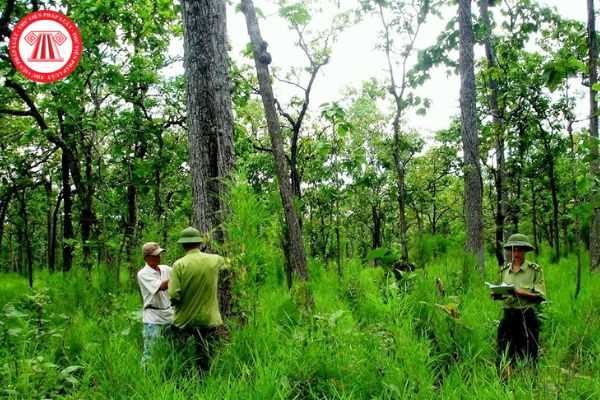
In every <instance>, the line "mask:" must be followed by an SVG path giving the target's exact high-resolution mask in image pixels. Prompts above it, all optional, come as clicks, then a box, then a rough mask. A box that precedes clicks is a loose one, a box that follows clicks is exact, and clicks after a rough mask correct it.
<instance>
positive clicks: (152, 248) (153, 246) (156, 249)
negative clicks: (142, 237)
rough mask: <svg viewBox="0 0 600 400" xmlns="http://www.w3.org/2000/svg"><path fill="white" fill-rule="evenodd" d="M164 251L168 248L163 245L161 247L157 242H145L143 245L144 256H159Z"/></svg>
mask: <svg viewBox="0 0 600 400" xmlns="http://www.w3.org/2000/svg"><path fill="white" fill-rule="evenodd" d="M163 251H166V250H165V249H163V248H162V247H160V246H159V244H158V243H156V242H148V243H144V245H143V246H142V254H144V257H146V256H158V255H160V253H162V252H163Z"/></svg>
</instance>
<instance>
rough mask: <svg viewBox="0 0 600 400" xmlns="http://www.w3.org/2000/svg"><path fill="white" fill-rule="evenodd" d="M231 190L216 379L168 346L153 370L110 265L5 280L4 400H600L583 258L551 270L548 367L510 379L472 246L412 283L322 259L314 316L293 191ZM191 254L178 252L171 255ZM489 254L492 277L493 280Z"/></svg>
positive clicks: (1, 289)
mask: <svg viewBox="0 0 600 400" xmlns="http://www.w3.org/2000/svg"><path fill="white" fill-rule="evenodd" d="M231 193H232V196H231V204H230V209H231V210H232V211H233V212H232V213H231V217H230V221H229V225H228V227H227V232H228V238H229V241H228V243H227V247H226V248H224V249H222V252H224V253H226V254H227V255H228V256H229V257H230V258H231V259H232V263H233V266H234V270H235V271H236V275H237V278H236V282H237V284H236V286H235V290H234V296H235V298H236V299H237V304H238V307H237V311H238V314H237V315H238V316H237V317H236V318H234V319H230V320H229V321H228V322H227V323H228V325H229V329H230V332H231V340H230V341H229V343H228V344H226V345H225V346H224V347H223V348H222V350H221V352H220V353H219V354H218V356H217V357H216V358H215V360H214V363H213V368H212V369H211V371H210V372H209V373H208V374H207V375H206V376H205V377H204V378H203V379H199V377H198V376H197V374H196V372H195V369H194V367H193V365H192V364H193V363H192V362H191V361H190V360H189V357H187V356H186V354H185V352H180V351H174V349H173V347H172V345H171V344H170V342H169V341H167V340H165V341H163V342H162V343H161V345H160V346H159V347H158V348H157V351H156V354H155V357H154V359H153V364H152V365H151V366H150V367H149V368H147V369H146V370H144V369H143V368H142V367H141V365H140V359H141V352H142V334H141V328H142V324H141V316H140V304H141V299H140V296H139V294H138V290H137V287H135V285H132V284H126V283H125V282H126V279H127V277H126V275H127V272H126V271H125V268H121V270H122V272H123V274H122V275H123V276H122V279H121V281H122V282H121V284H120V285H117V284H116V282H115V280H114V273H113V272H112V271H109V269H108V268H106V267H103V266H96V267H95V268H94V269H93V270H92V273H91V275H90V276H88V275H87V274H86V273H84V272H82V271H81V269H80V268H75V269H74V270H73V271H72V272H70V273H68V274H61V273H57V274H53V275H51V274H48V273H46V272H36V277H35V284H34V289H33V290H29V289H28V288H27V282H26V279H25V278H23V277H21V276H17V275H11V274H2V275H1V276H0V279H1V283H0V398H9V399H30V398H31V399H41V398H66V399H148V398H153V399H413V398H414V399H468V398H477V399H500V398H512V399H559V398H560V399H595V398H600V313H599V312H598V310H599V309H600V274H591V273H589V272H587V271H585V272H584V274H583V279H582V281H583V284H582V291H581V294H580V296H579V298H578V299H576V300H575V299H574V298H573V294H574V291H575V265H576V263H575V260H574V258H573V257H565V258H563V259H561V262H560V263H559V264H551V263H550V261H549V256H548V254H547V253H542V256H541V257H540V258H539V259H538V260H537V261H538V262H539V263H540V264H541V265H542V266H543V267H544V271H545V276H546V288H547V292H548V297H549V301H548V303H547V304H546V306H545V308H544V323H543V324H544V325H543V331H542V355H541V361H540V364H539V367H538V369H537V371H534V370H531V369H527V368H522V369H519V370H518V373H517V374H516V375H515V376H514V378H513V379H511V380H510V381H509V382H507V383H505V384H504V383H502V382H501V381H500V379H499V378H498V375H497V372H496V368H495V365H494V360H495V336H496V327H497V324H498V319H499V318H500V315H501V309H500V305H499V304H497V303H494V302H492V301H491V299H490V297H489V294H488V292H487V290H486V289H485V288H484V286H483V281H482V280H481V278H480V277H479V276H478V274H477V273H475V272H474V271H473V272H472V273H469V272H467V274H466V275H465V273H463V272H462V271H463V267H462V264H463V260H462V257H463V254H462V252H461V250H460V247H462V246H461V245H458V244H452V243H451V242H449V241H448V240H443V239H441V238H423V240H416V241H415V243H413V246H412V248H413V249H416V250H415V251H416V253H415V254H413V255H412V256H413V259H419V260H421V261H423V260H425V261H426V266H425V268H422V269H418V270H417V271H416V272H415V273H413V274H410V275H408V276H405V278H404V279H403V280H402V281H401V282H397V281H395V279H394V278H393V277H390V276H387V275H386V274H385V273H384V271H383V270H382V269H381V268H373V267H371V266H369V265H366V264H364V263H362V262H360V261H358V260H346V261H345V262H344V265H343V268H342V270H343V276H341V277H340V276H338V275H337V273H336V271H337V268H336V267H335V266H334V265H331V266H327V265H325V263H323V262H321V261H318V260H311V262H310V274H311V283H310V285H311V289H312V292H313V293H314V299H315V307H314V312H313V313H311V315H306V314H304V313H303V312H301V310H299V309H298V308H297V306H296V304H295V303H294V302H293V301H292V299H291V297H290V294H289V293H288V291H287V289H286V287H285V282H284V274H283V271H282V256H281V252H280V249H279V243H280V241H279V237H280V232H279V229H280V228H279V227H280V223H279V216H278V215H277V214H276V213H275V214H274V213H273V212H272V210H273V209H277V205H276V203H278V201H279V199H278V197H277V196H276V195H275V194H274V195H273V196H272V198H262V199H261V198H259V197H257V196H255V195H253V193H252V192H251V190H250V189H249V188H248V186H247V185H239V186H235V187H233V188H232V191H231ZM177 255H178V252H177V249H174V248H171V251H169V252H168V253H167V257H168V259H167V260H166V261H167V262H168V263H171V262H172V261H173V259H174V258H176V257H177ZM488 260H489V262H490V264H489V265H487V269H486V270H487V276H486V277H485V278H486V280H494V279H496V277H497V267H496V266H495V265H494V259H493V256H491V255H490V256H489V257H488ZM584 262H585V260H584ZM424 265H425V263H424ZM584 265H587V264H585V263H584ZM436 278H439V279H440V280H441V281H442V282H443V284H444V287H445V295H443V296H442V295H440V294H439V292H438V291H437V290H436V285H435V281H436ZM242 321H243V322H242Z"/></svg>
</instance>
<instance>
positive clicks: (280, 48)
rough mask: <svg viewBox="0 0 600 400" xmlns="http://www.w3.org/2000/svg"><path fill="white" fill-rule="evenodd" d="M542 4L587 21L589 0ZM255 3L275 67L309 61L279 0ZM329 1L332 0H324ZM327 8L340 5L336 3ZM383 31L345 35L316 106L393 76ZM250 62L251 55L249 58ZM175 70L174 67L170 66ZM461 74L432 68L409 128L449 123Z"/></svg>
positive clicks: (236, 23) (355, 29) (239, 40)
mask: <svg viewBox="0 0 600 400" xmlns="http://www.w3.org/2000/svg"><path fill="white" fill-rule="evenodd" d="M538 1H539V3H541V4H545V5H549V6H552V7H556V9H557V10H558V12H559V13H560V15H562V16H564V17H567V18H573V19H577V20H581V21H586V19H587V9H586V2H585V1H583V0H580V1H573V0H538ZM238 3H239V1H233V5H228V9H227V13H228V15H227V18H228V21H227V23H228V26H227V29H228V34H229V40H230V44H231V46H232V52H231V56H232V57H233V58H234V59H236V60H242V55H241V53H242V49H243V48H244V47H245V46H246V44H247V43H248V41H249V40H248V34H247V31H246V23H245V20H244V16H243V14H242V13H241V12H239V11H236V10H235V5H237V4H238ZM254 3H255V6H256V7H257V8H259V9H261V10H262V12H263V13H264V14H265V16H266V18H265V19H260V20H259V24H260V27H261V31H262V35H263V38H264V40H266V41H267V42H268V43H269V52H270V53H271V55H272V57H273V63H272V67H275V68H279V69H280V70H281V71H282V74H281V75H283V72H284V71H287V70H289V68H290V67H291V66H305V65H307V61H306V59H305V57H304V56H303V54H302V53H301V51H300V49H298V47H297V46H296V45H295V42H296V40H297V37H296V35H295V33H294V32H292V31H290V29H289V28H288V26H287V24H286V22H285V21H284V20H283V19H282V18H280V17H279V16H278V15H277V7H276V3H277V2H276V0H255V1H254ZM324 3H328V2H324ZM340 3H341V4H342V5H346V6H350V7H351V6H352V5H353V4H355V3H356V1H355V0H341V1H340ZM327 8H331V9H332V10H333V9H334V8H335V7H334V6H333V5H330V6H329V7H327ZM455 8H456V7H453V8H446V9H444V10H442V18H441V19H440V18H437V17H431V18H430V19H429V20H428V21H426V24H425V26H424V29H423V30H422V32H421V34H420V36H419V39H418V40H417V43H416V47H417V49H422V48H425V47H428V46H430V45H431V44H433V42H434V41H435V39H436V38H437V36H438V34H439V33H440V32H441V31H442V30H443V29H444V28H445V26H446V24H447V21H448V20H449V18H450V17H451V16H452V15H453V13H455V12H456V10H455ZM473 12H474V13H477V12H478V9H477V6H476V2H473ZM330 20H331V15H328V13H325V12H324V13H322V14H319V15H316V16H314V18H313V21H312V22H311V26H314V29H323V28H324V27H326V26H327V24H328V22H329V21H330ZM379 30H380V24H379V21H378V20H377V19H374V18H371V19H366V20H364V21H362V22H361V23H359V24H357V25H354V26H352V27H350V28H348V29H346V30H345V31H344V32H343V33H342V34H341V35H340V37H339V39H338V41H337V43H336V44H335V45H334V47H333V54H332V55H331V58H330V63H329V64H328V65H326V66H325V67H324V68H323V69H322V70H321V71H320V73H319V76H318V78H317V80H316V82H315V85H314V89H313V95H312V98H311V109H312V110H315V109H317V108H318V107H319V105H320V104H322V103H325V102H330V101H334V100H340V98H341V96H342V93H343V89H344V88H346V87H348V86H354V87H357V88H358V87H360V85H361V83H362V82H363V81H365V80H367V79H369V78H371V77H375V78H378V79H384V78H385V77H387V71H386V69H385V65H386V62H385V58H384V55H383V53H382V52H381V51H379V50H376V49H375V48H374V47H375V43H376V42H377V35H378V32H379ZM479 47H480V46H477V47H476V49H475V52H476V53H475V54H476V57H478V58H480V57H483V56H484V54H483V49H482V48H479ZM171 51H172V52H173V53H175V54H180V55H183V46H182V43H181V42H178V43H173V45H172V47H171ZM244 62H246V63H249V60H244ZM170 72H171V71H170ZM172 72H176V73H180V72H183V71H182V66H181V65H178V66H177V67H176V68H175V70H174V71H172ZM459 85H460V81H459V77H458V76H457V75H454V74H453V75H450V76H448V75H447V73H446V68H444V67H441V68H437V69H435V70H434V71H432V73H431V79H430V80H429V81H427V82H426V83H425V84H424V85H423V86H422V87H421V88H420V89H419V90H418V91H417V94H418V95H420V96H422V97H427V98H429V99H430V100H431V107H430V109H429V111H428V112H427V115H426V116H418V115H416V113H414V112H411V113H409V114H408V115H407V118H406V119H407V121H406V122H407V127H409V128H412V129H416V130H417V131H418V132H419V133H420V134H421V135H422V136H423V137H425V138H429V137H431V134H432V133H433V132H435V131H437V130H439V129H443V128H447V127H448V125H449V122H450V120H451V118H452V117H453V116H455V115H458V114H459V103H458V96H459ZM274 90H275V95H276V97H278V98H279V99H280V100H282V102H283V103H285V101H286V100H287V99H289V98H290V96H291V95H293V94H294V93H297V91H295V89H294V88H293V87H292V86H290V85H286V84H280V83H275V87H274ZM580 92H581V97H582V98H581V99H580V101H579V104H578V107H577V112H576V115H577V117H578V119H579V118H583V117H585V116H586V115H587V114H586V107H587V106H586V104H587V100H586V98H585V91H584V90H583V87H582V88H581V89H580Z"/></svg>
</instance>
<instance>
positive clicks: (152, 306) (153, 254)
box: [137, 242, 174, 365]
mask: <svg viewBox="0 0 600 400" xmlns="http://www.w3.org/2000/svg"><path fill="white" fill-rule="evenodd" d="M163 251H165V250H164V249H163V248H161V247H160V246H159V245H158V243H155V242H148V243H146V244H144V246H143V247H142V253H143V255H144V261H146V265H144V267H143V268H142V269H140V270H139V271H138V273H137V280H138V284H139V285H140V292H141V293H142V302H143V311H142V315H143V317H142V320H143V322H144V330H143V336H144V355H143V357H142V364H143V365H146V364H147V362H148V361H149V360H150V356H151V354H152V347H153V346H154V344H155V342H156V339H157V338H159V337H160V336H162V335H163V333H164V331H165V327H167V326H169V325H171V324H172V323H173V315H174V313H173V308H172V307H171V301H170V300H169V294H168V292H167V289H168V288H169V279H170V277H171V267H169V266H167V265H160V254H161V253H162V252H163Z"/></svg>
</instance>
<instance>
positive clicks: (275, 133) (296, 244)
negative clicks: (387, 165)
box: [242, 0, 309, 281]
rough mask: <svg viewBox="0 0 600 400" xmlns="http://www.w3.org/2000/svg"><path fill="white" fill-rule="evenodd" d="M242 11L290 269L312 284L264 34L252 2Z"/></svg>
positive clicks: (243, 1) (245, 3) (245, 0)
mask: <svg viewBox="0 0 600 400" xmlns="http://www.w3.org/2000/svg"><path fill="white" fill-rule="evenodd" d="M242 11H243V13H244V15H245V17H246V25H247V28H248V35H249V36H250V41H251V43H252V49H253V53H254V62H255V65H256V73H257V76H258V82H259V86H260V94H261V97H262V102H263V106H264V109H265V115H266V119H267V128H268V131H269V136H270V137H271V145H272V148H273V157H274V158H275V166H276V172H277V180H278V182H279V193H280V195H281V200H282V203H283V209H284V215H285V222H286V227H287V229H286V231H287V233H288V242H289V251H290V256H289V260H290V264H291V265H290V269H291V270H292V271H293V272H294V273H295V274H296V275H297V276H298V278H299V279H300V280H302V281H308V279H309V276H308V268H307V265H306V256H305V253H304V240H303V237H302V229H301V227H300V223H299V218H298V214H297V212H296V209H295V208H294V195H293V192H292V187H291V185H290V180H289V176H290V175H289V173H288V166H287V160H286V157H285V153H284V149H283V139H282V137H281V126H280V124H279V118H278V115H277V111H276V108H275V97H274V96H273V88H272V87H271V77H270V74H269V67H268V63H263V62H262V61H261V60H263V61H267V57H265V55H264V54H263V52H264V51H265V42H264V40H263V39H262V37H261V34H260V28H259V26H258V21H257V19H256V11H255V10H254V4H253V2H252V1H251V0H242ZM268 58H270V57H268Z"/></svg>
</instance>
